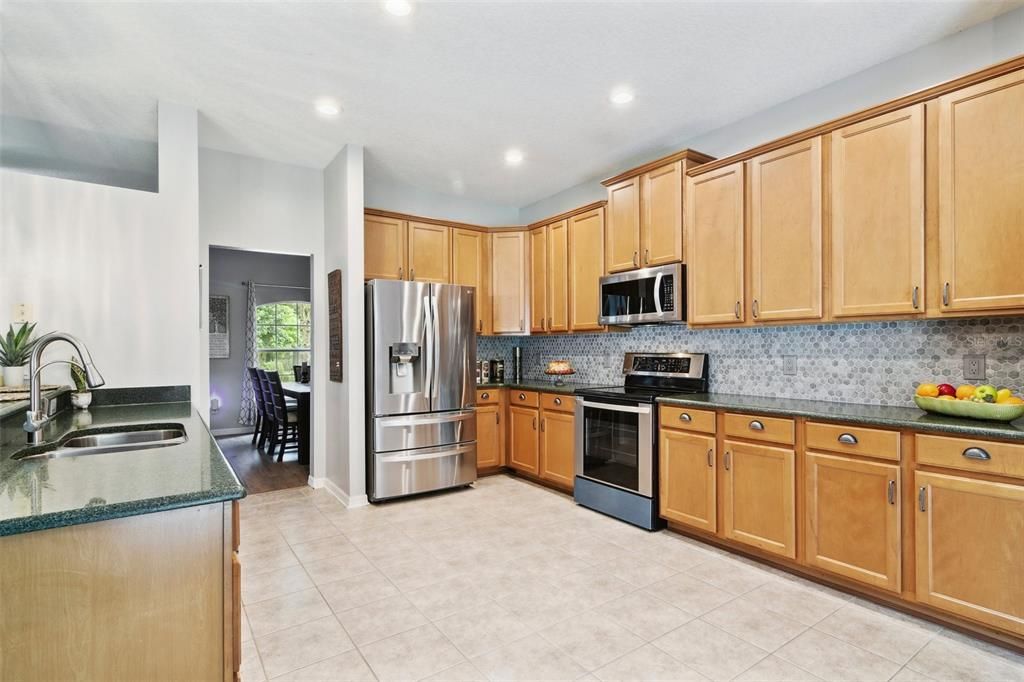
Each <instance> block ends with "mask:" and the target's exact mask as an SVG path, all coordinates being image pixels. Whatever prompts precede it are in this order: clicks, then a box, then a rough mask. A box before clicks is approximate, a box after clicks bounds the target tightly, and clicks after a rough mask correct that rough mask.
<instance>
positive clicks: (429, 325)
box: [423, 296, 436, 398]
mask: <svg viewBox="0 0 1024 682" xmlns="http://www.w3.org/2000/svg"><path fill="white" fill-rule="evenodd" d="M430 300H431V297H430V296H424V297H423V335H424V336H425V337H426V338H425V339H424V345H425V346H426V350H427V352H426V356H427V357H426V363H427V365H426V368H425V369H424V372H423V392H424V393H425V394H426V395H427V397H428V398H429V397H430V396H432V395H434V390H433V383H434V353H435V352H436V351H435V348H434V320H433V318H432V317H431V312H432V308H431V305H430Z"/></svg>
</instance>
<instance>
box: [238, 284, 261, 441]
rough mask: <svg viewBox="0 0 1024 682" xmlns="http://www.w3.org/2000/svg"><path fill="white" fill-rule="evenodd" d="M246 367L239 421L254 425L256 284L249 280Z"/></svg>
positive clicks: (246, 424)
mask: <svg viewBox="0 0 1024 682" xmlns="http://www.w3.org/2000/svg"><path fill="white" fill-rule="evenodd" d="M245 297H246V301H245V303H246V305H245V367H244V368H243V369H242V409H241V410H239V412H238V423H239V424H243V425H245V426H252V425H254V424H255V423H256V393H255V392H254V391H253V387H252V378H251V377H250V376H249V368H250V367H256V366H257V365H256V285H254V284H253V283H252V282H249V283H248V284H247V285H246V290H245Z"/></svg>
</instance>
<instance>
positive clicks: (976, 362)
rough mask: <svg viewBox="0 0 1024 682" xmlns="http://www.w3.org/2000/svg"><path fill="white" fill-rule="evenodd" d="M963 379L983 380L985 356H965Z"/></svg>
mask: <svg viewBox="0 0 1024 682" xmlns="http://www.w3.org/2000/svg"><path fill="white" fill-rule="evenodd" d="M964 379H967V380H968V381H984V380H985V356H984V355H965V356H964Z"/></svg>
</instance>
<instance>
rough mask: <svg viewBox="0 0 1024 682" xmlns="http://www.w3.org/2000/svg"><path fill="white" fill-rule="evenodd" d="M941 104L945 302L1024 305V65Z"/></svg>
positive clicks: (956, 306)
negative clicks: (1023, 265) (1023, 257)
mask: <svg viewBox="0 0 1024 682" xmlns="http://www.w3.org/2000/svg"><path fill="white" fill-rule="evenodd" d="M938 110H939V280H940V281H939V282H937V283H936V284H937V286H939V287H940V288H941V289H942V291H940V293H939V299H940V300H944V303H943V305H942V306H941V308H940V309H941V310H943V311H947V310H950V311H955V310H990V309H998V308H1019V307H1024V276H1022V273H1021V254H1022V253H1024V229H1022V228H1021V226H1022V225H1024V191H1022V190H1021V188H1022V187H1024V71H1016V72H1014V73H1010V74H1007V75H1005V76H1002V77H1000V78H993V79H992V80H990V81H985V82H984V83H980V84H978V85H975V86H973V87H969V88H964V89H963V90H959V91H957V92H954V93H950V94H948V95H945V96H943V97H940V98H939V100H938ZM943 294H945V295H944V296H943Z"/></svg>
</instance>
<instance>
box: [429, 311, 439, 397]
mask: <svg viewBox="0 0 1024 682" xmlns="http://www.w3.org/2000/svg"><path fill="white" fill-rule="evenodd" d="M437 318H438V314H437V295H431V297H430V319H431V321H430V330H431V332H432V333H433V335H434V348H433V351H434V360H433V362H432V364H431V367H432V368H433V371H432V373H431V377H430V397H431V398H436V397H438V395H439V394H438V391H437V388H438V381H437V377H436V376H433V374H434V373H436V372H437V368H438V366H439V365H440V364H441V329H440V325H438V323H437ZM434 409H435V410H436V409H437V407H434Z"/></svg>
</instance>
